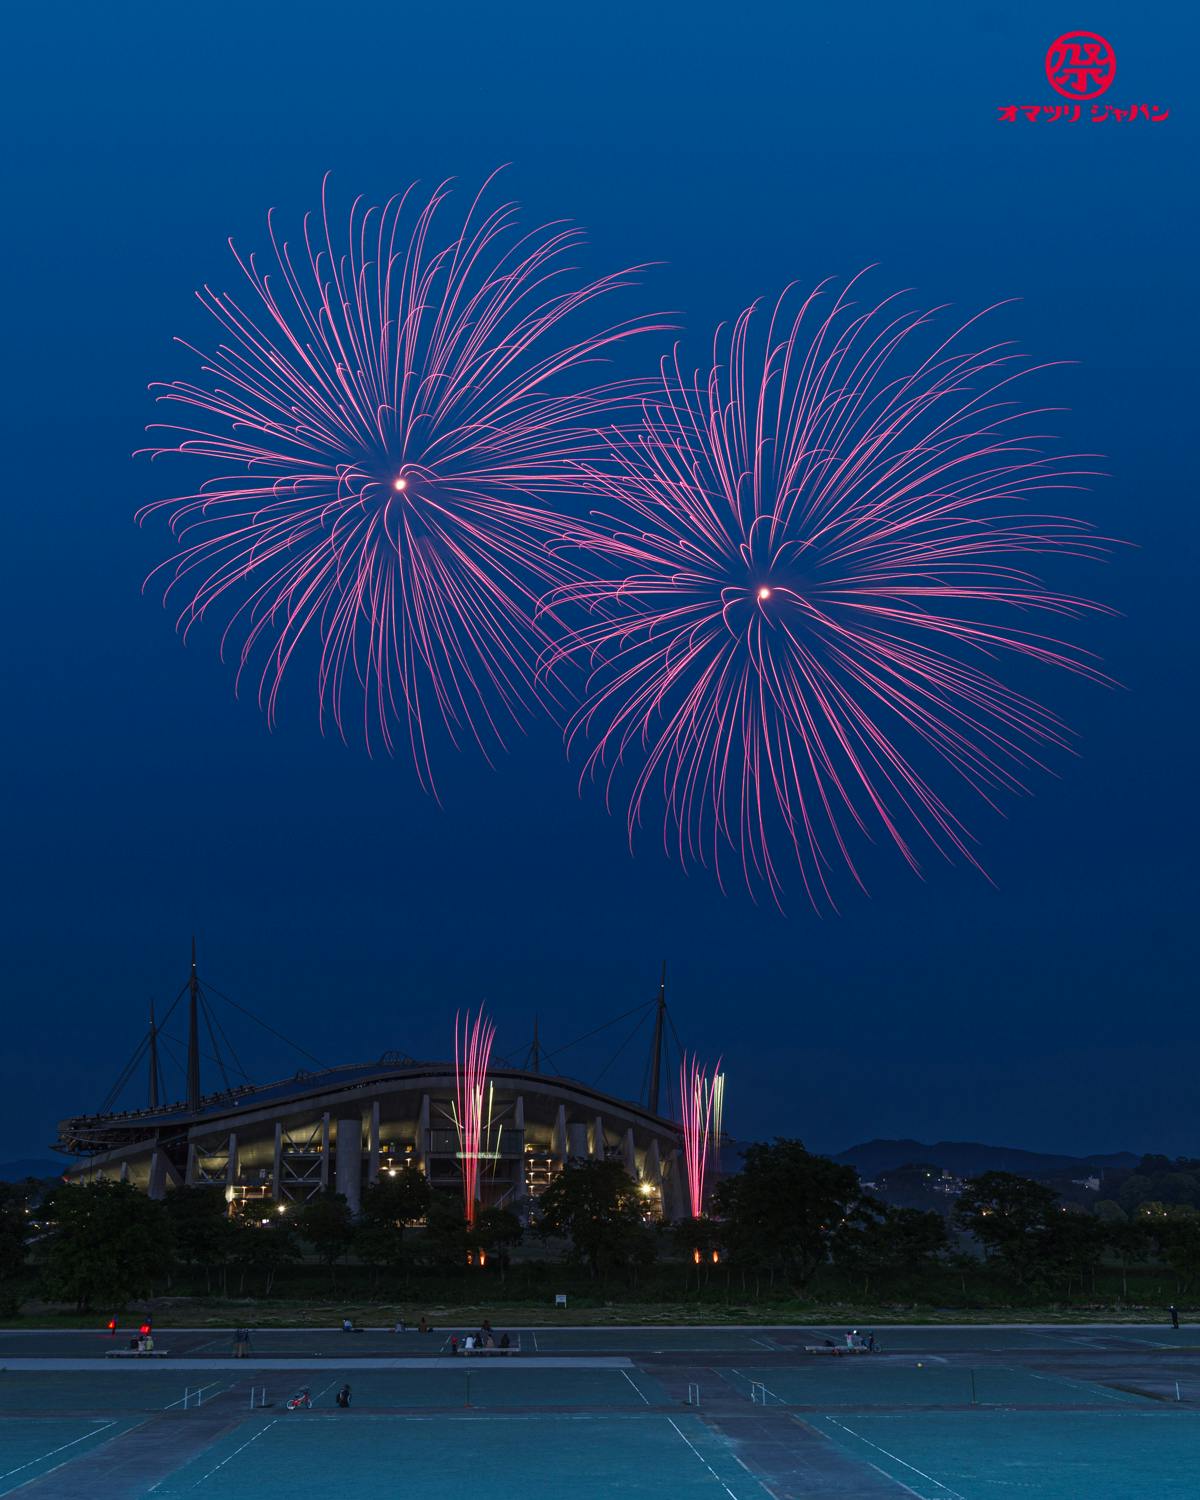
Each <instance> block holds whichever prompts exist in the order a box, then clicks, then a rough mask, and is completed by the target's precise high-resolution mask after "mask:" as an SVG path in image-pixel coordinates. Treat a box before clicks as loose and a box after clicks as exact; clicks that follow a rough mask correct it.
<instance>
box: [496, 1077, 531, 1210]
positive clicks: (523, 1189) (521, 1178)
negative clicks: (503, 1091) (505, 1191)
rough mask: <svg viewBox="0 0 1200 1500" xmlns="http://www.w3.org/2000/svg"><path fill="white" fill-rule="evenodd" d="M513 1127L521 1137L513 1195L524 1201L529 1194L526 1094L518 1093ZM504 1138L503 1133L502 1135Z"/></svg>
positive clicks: (514, 1175) (520, 1201)
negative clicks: (526, 1176)
mask: <svg viewBox="0 0 1200 1500" xmlns="http://www.w3.org/2000/svg"><path fill="white" fill-rule="evenodd" d="M513 1127H514V1129H515V1130H516V1132H517V1135H518V1137H519V1139H520V1142H521V1146H520V1156H519V1158H518V1160H517V1166H516V1171H515V1172H514V1174H513V1197H514V1198H515V1199H516V1200H517V1202H518V1203H524V1201H525V1199H526V1198H527V1197H528V1196H529V1188H528V1185H527V1183H526V1181H525V1095H524V1094H518V1095H517V1102H516V1104H515V1105H514V1106H513ZM500 1138H501V1140H503V1139H504V1137H503V1135H502V1136H501V1137H500Z"/></svg>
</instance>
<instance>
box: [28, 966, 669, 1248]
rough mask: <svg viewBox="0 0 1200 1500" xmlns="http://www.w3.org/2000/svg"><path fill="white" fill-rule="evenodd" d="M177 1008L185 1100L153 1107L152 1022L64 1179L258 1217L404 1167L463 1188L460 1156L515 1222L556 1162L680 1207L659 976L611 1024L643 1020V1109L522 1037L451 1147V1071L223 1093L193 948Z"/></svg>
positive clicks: (349, 1068) (350, 1196) (661, 1211)
mask: <svg viewBox="0 0 1200 1500" xmlns="http://www.w3.org/2000/svg"><path fill="white" fill-rule="evenodd" d="M222 998H226V997H222ZM181 1001H183V1002H185V1004H186V1014H187V1023H188V1043H187V1063H186V1098H184V1099H182V1100H180V1101H177V1102H171V1103H164V1102H161V1101H160V1098H159V1094H160V1079H161V1071H160V1063H159V1045H160V1033H161V1030H162V1027H160V1026H158V1025H156V1024H155V1022H154V1021H153V1019H152V1020H151V1025H150V1029H149V1032H148V1033H147V1035H146V1036H145V1037H144V1038H143V1040H142V1042H141V1043H140V1044H139V1047H138V1049H137V1050H136V1051H135V1053H134V1055H133V1057H132V1058H131V1059H130V1061H129V1063H128V1064H127V1065H126V1068H125V1070H124V1072H123V1073H122V1075H121V1077H120V1078H119V1079H118V1081H117V1083H116V1085H115V1086H114V1088H113V1090H112V1091H111V1092H110V1095H109V1099H108V1100H107V1101H106V1104H105V1107H103V1108H102V1109H101V1110H100V1111H98V1112H97V1113H94V1114H87V1115H78V1116H74V1117H72V1118H69V1119H67V1120H64V1121H63V1122H62V1123H61V1125H60V1127H59V1135H58V1140H57V1142H56V1149H57V1150H59V1151H61V1152H63V1153H65V1154H66V1155H68V1156H70V1157H71V1158H72V1162H71V1164H70V1165H69V1166H68V1167H67V1168H66V1169H65V1171H64V1176H65V1177H66V1178H67V1179H68V1180H69V1181H76V1182H78V1181H87V1180H91V1179H94V1178H99V1177H104V1178H117V1179H120V1180H124V1181H129V1182H132V1183H133V1184H134V1185H135V1186H136V1187H138V1188H140V1189H142V1190H143V1191H144V1192H146V1193H148V1194H149V1195H150V1197H152V1198H161V1197H164V1196H165V1195H166V1194H167V1193H168V1192H170V1191H171V1190H172V1189H173V1188H177V1187H182V1186H198V1185H205V1184H207V1185H212V1186H213V1187H220V1188H221V1189H223V1190H224V1193H225V1196H226V1199H227V1201H228V1202H229V1204H230V1211H231V1213H238V1214H245V1215H246V1216H248V1217H260V1218H262V1219H269V1218H270V1216H271V1215H272V1214H276V1213H286V1212H287V1211H288V1210H289V1208H291V1207H293V1206H300V1205H302V1204H304V1203H306V1202H307V1201H308V1200H309V1199H310V1198H312V1197H314V1196H316V1195H317V1194H319V1193H322V1192H325V1191H328V1190H332V1191H334V1192H337V1193H340V1194H343V1195H344V1196H345V1198H346V1200H347V1203H348V1204H349V1206H350V1208H351V1210H352V1211H353V1212H356V1213H357V1212H358V1210H359V1208H360V1206H361V1202H362V1193H363V1189H364V1187H366V1186H368V1185H370V1184H373V1183H375V1182H377V1181H379V1179H380V1176H381V1174H384V1175H386V1174H388V1173H393V1174H394V1173H396V1172H398V1171H399V1170H400V1169H402V1168H403V1167H407V1166H414V1167H416V1168H418V1169H419V1170H420V1171H422V1172H423V1173H424V1174H425V1176H426V1177H427V1179H428V1181H429V1183H430V1186H431V1187H433V1188H435V1189H454V1190H457V1191H460V1192H461V1191H462V1190H463V1185H464V1175H467V1174H465V1173H464V1168H465V1167H466V1166H467V1160H468V1158H471V1159H473V1161H474V1162H475V1163H477V1171H476V1172H474V1173H469V1175H471V1176H474V1177H475V1179H476V1183H475V1189H474V1191H475V1197H476V1199H477V1201H478V1203H479V1204H480V1206H481V1207H497V1208H507V1209H510V1210H511V1211H513V1212H514V1213H516V1214H517V1215H518V1216H519V1217H521V1218H524V1217H525V1216H526V1214H527V1212H528V1209H529V1206H530V1203H531V1202H532V1200H534V1199H536V1198H537V1197H538V1195H539V1194H540V1193H541V1192H542V1191H543V1190H544V1189H545V1188H546V1187H547V1186H548V1185H549V1183H550V1182H551V1181H552V1180H553V1179H554V1177H555V1176H556V1175H557V1174H558V1173H559V1172H561V1171H562V1170H563V1168H564V1167H565V1166H566V1165H567V1163H568V1162H571V1161H577V1160H581V1159H582V1160H586V1159H588V1158H609V1159H617V1160H620V1161H621V1162H622V1163H623V1164H624V1166H625V1169H626V1171H627V1172H628V1173H629V1175H630V1176H631V1177H632V1178H633V1179H634V1181H635V1182H637V1183H638V1185H639V1189H640V1191H641V1192H642V1193H643V1194H644V1195H645V1198H646V1207H647V1211H648V1212H650V1213H655V1214H658V1215H661V1216H662V1217H664V1218H667V1219H675V1218H679V1217H681V1216H683V1215H684V1214H686V1213H687V1211H688V1209H687V1204H688V1183H687V1174H686V1168H685V1165H684V1142H683V1128H682V1127H681V1126H680V1125H679V1124H678V1123H677V1122H675V1121H673V1120H670V1119H666V1118H664V1117H663V1116H662V1114H660V1112H659V1099H660V1080H661V1076H662V1072H663V1055H664V1035H665V1026H666V1025H667V1024H669V1021H668V1017H667V1011H666V1000H665V976H664V981H663V984H662V985H661V986H660V989H659V994H658V996H657V998H656V1000H654V1001H651V1002H649V1003H648V1004H647V1005H643V1006H638V1007H636V1008H635V1011H634V1012H630V1013H626V1016H621V1017H617V1018H616V1019H617V1020H618V1021H620V1020H624V1019H627V1018H628V1017H629V1016H630V1015H633V1014H638V1015H639V1020H638V1022H637V1025H639V1026H640V1025H642V1024H643V1023H644V1022H646V1021H649V1020H652V1021H653V1031H652V1044H651V1055H650V1058H649V1063H648V1068H647V1074H648V1085H647V1091H646V1100H645V1102H644V1103H634V1102H630V1101H628V1100H623V1099H619V1098H615V1097H614V1096H612V1095H611V1094H607V1093H602V1092H600V1091H599V1090H598V1089H596V1088H594V1087H591V1086H589V1085H588V1084H585V1083H582V1082H579V1081H578V1080H576V1079H573V1078H568V1077H561V1076H556V1075H553V1074H551V1073H548V1072H546V1071H543V1054H542V1051H541V1049H540V1047H539V1045H538V1042H537V1040H536V1034H535V1040H534V1044H533V1046H532V1047H531V1049H530V1053H529V1056H528V1057H527V1058H526V1059H525V1060H524V1063H525V1065H524V1066H523V1067H513V1066H509V1065H507V1064H504V1063H502V1062H497V1063H496V1064H495V1065H492V1066H489V1067H488V1068H487V1069H486V1085H485V1089H484V1091H483V1095H482V1099H481V1103H482V1109H481V1112H480V1122H479V1129H478V1132H477V1138H475V1139H464V1135H463V1131H462V1129H461V1119H462V1113H461V1109H460V1101H461V1098H462V1095H461V1086H462V1076H461V1071H460V1066H459V1065H458V1064H456V1062H455V1061H433V1062H420V1061H416V1060H414V1059H413V1058H410V1057H406V1056H402V1055H400V1054H397V1053H388V1054H385V1055H384V1056H383V1057H381V1058H380V1059H379V1060H378V1061H376V1062H369V1063H358V1064H348V1065H345V1066H340V1067H332V1068H325V1069H322V1070H320V1071H309V1070H301V1071H299V1072H297V1073H296V1074H295V1075H294V1076H292V1077H291V1078H287V1079H284V1080H282V1081H279V1082H275V1083H270V1084H266V1085H254V1084H251V1083H245V1084H241V1085H236V1086H230V1085H229V1083H228V1075H227V1070H226V1067H225V1062H224V1060H223V1058H222V1056H221V1049H220V1046H219V1038H220V1037H222V1036H223V1032H222V1031H221V1028H220V1025H219V1021H218V1020H217V1018H216V1017H215V1016H214V1015H213V1013H212V1007H211V1005H210V1002H209V999H208V993H207V992H206V989H205V988H204V987H202V986H201V985H200V982H199V979H198V977H197V974H196V963H195V953H194V950H193V956H192V969H191V974H190V976H189V979H188V981H187V983H186V984H185V985H184V987H183V989H182V990H181V991H180V994H179V995H178V996H177V997H176V1002H175V1006H177V1005H179V1003H180V1002H181ZM231 1003H232V1002H231ZM175 1006H172V1007H171V1011H174V1009H175ZM239 1009H241V1007H239ZM170 1014H171V1012H168V1015H167V1016H166V1017H164V1021H163V1025H164V1026H165V1025H166V1022H167V1021H168V1020H169V1018H170ZM202 1024H203V1025H204V1027H205V1031H206V1035H207V1037H208V1039H209V1042H210V1044H211V1047H212V1053H215V1054H216V1061H217V1062H218V1066H219V1067H220V1068H221V1071H222V1074H223V1076H224V1077H225V1082H226V1086H225V1087H224V1088H222V1089H221V1090H220V1091H218V1092H214V1093H202V1092H201V1088H200V1060H201V1046H200V1028H201V1025H202ZM598 1029H603V1028H598ZM635 1029H636V1028H635ZM225 1050H226V1051H228V1050H229V1049H228V1046H226V1049H225ZM212 1053H210V1056H211V1055H212ZM143 1069H144V1071H145V1073H146V1075H147V1076H148V1081H149V1088H148V1099H149V1102H148V1103H147V1104H146V1105H145V1107H142V1108H136V1109H127V1110H124V1111H120V1112H115V1111H113V1110H112V1108H111V1107H110V1106H111V1101H112V1100H113V1099H114V1098H118V1097H120V1095H121V1094H122V1092H124V1091H125V1089H126V1088H127V1086H128V1084H129V1082H130V1080H131V1079H133V1078H135V1077H137V1076H138V1075H139V1074H140V1073H142V1071H143Z"/></svg>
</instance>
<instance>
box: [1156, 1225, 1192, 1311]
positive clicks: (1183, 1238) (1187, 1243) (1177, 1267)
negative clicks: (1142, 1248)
mask: <svg viewBox="0 0 1200 1500" xmlns="http://www.w3.org/2000/svg"><path fill="white" fill-rule="evenodd" d="M1154 1238H1155V1239H1156V1240H1157V1241H1158V1247H1159V1253H1160V1254H1161V1255H1162V1258H1163V1259H1164V1260H1165V1261H1166V1263H1167V1264H1168V1265H1169V1266H1170V1267H1171V1269H1172V1271H1174V1272H1175V1274H1176V1276H1178V1277H1179V1291H1180V1293H1187V1292H1190V1291H1191V1290H1192V1287H1193V1286H1194V1285H1195V1284H1196V1280H1197V1278H1198V1277H1200V1214H1198V1213H1197V1212H1196V1210H1195V1209H1194V1208H1192V1207H1191V1205H1190V1204H1179V1205H1176V1206H1175V1207H1173V1208H1170V1209H1168V1211H1167V1214H1166V1217H1165V1218H1164V1219H1162V1220H1160V1222H1159V1223H1158V1224H1157V1225H1156V1226H1155V1229H1154Z"/></svg>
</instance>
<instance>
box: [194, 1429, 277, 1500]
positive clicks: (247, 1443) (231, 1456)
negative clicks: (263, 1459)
mask: <svg viewBox="0 0 1200 1500" xmlns="http://www.w3.org/2000/svg"><path fill="white" fill-rule="evenodd" d="M278 1421H279V1418H278V1417H272V1418H271V1420H270V1421H269V1422H268V1423H267V1425H266V1427H260V1428H259V1429H258V1431H257V1432H256V1433H255V1434H254V1436H253V1437H252V1438H247V1439H246V1441H245V1442H244V1443H243V1444H242V1446H241V1448H235V1449H234V1450H233V1452H232V1453H231V1454H229V1456H228V1458H223V1459H222V1460H221V1462H220V1463H219V1464H216V1465H215V1466H214V1467H213V1468H211V1469H209V1471H208V1473H207V1474H201V1476H200V1478H199V1479H197V1481H196V1482H195V1484H194V1485H192V1488H193V1489H194V1490H198V1489H199V1488H200V1486H201V1485H202V1484H203V1483H204V1481H205V1480H206V1479H211V1478H212V1476H213V1475H214V1474H215V1473H216V1472H217V1469H223V1468H224V1467H225V1465H226V1464H227V1463H228V1462H229V1461H230V1459H234V1458H236V1457H237V1456H238V1454H239V1453H241V1452H242V1450H243V1449H245V1448H248V1447H249V1446H250V1444H251V1443H256V1442H258V1440H259V1438H260V1437H262V1435H263V1433H264V1432H267V1431H268V1430H269V1429H270V1428H272V1427H274V1425H275V1423H276V1422H278Z"/></svg>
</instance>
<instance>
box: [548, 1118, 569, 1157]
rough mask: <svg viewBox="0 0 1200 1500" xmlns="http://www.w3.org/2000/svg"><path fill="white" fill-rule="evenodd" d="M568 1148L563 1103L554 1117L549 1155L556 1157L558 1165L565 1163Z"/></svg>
mask: <svg viewBox="0 0 1200 1500" xmlns="http://www.w3.org/2000/svg"><path fill="white" fill-rule="evenodd" d="M569 1149H570V1147H569V1144H568V1141H567V1111H566V1107H565V1105H562V1104H560V1105H559V1106H558V1114H557V1115H556V1116H555V1117H554V1134H553V1136H552V1137H551V1138H550V1152H551V1155H553V1156H557V1157H558V1163H559V1166H562V1167H565V1166H566V1164H567V1152H568V1150H569Z"/></svg>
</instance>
